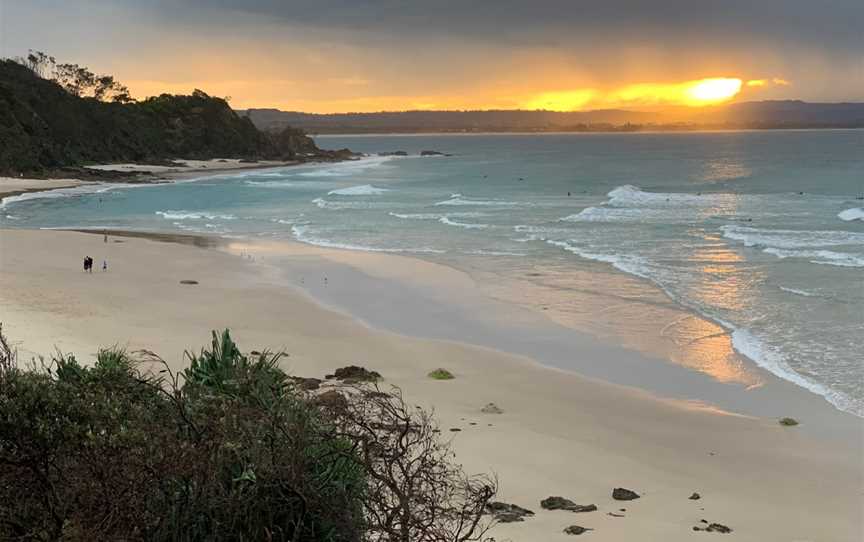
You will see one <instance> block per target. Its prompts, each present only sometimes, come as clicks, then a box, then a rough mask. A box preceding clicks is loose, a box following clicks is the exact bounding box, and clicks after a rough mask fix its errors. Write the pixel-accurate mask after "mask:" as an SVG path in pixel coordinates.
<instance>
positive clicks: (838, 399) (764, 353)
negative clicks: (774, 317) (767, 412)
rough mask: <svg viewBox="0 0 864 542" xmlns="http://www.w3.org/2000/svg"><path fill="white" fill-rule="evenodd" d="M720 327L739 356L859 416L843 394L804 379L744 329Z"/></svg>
mask: <svg viewBox="0 0 864 542" xmlns="http://www.w3.org/2000/svg"><path fill="white" fill-rule="evenodd" d="M720 323H721V325H723V326H724V327H726V328H727V329H729V330H731V332H732V348H734V349H735V350H736V351H737V352H739V353H740V354H743V355H744V356H747V357H748V358H750V359H752V360H753V361H754V362H755V363H756V364H757V365H759V366H760V367H762V368H763V369H766V370H768V371H769V372H771V373H773V374H774V375H776V376H779V377H780V378H782V379H784V380H788V381H790V382H794V383H795V384H797V385H799V386H801V387H802V388H804V389H806V390H810V391H812V392H813V393H815V394H818V395H821V396H822V397H824V398H825V399H827V400H828V402H830V403H831V404H832V405H834V406H835V407H837V408H839V409H840V410H843V411H846V412H853V413H856V414H857V415H859V416H861V414H862V413H861V409H860V408H859V407H856V405H855V404H854V403H853V402H852V401H851V400H850V399H849V397H847V396H846V395H845V394H843V393H840V392H837V391H835V390H832V389H830V388H828V387H826V386H823V385H822V384H819V383H818V382H813V381H812V380H810V379H809V378H805V377H803V376H801V375H800V374H798V373H797V372H795V370H794V369H792V368H791V367H789V365H788V363H787V362H786V358H785V357H784V356H783V354H782V353H780V352H778V351H777V350H775V349H774V348H772V347H770V346H768V345H766V344H764V343H763V342H762V341H761V340H759V338H758V337H756V336H755V335H754V334H753V333H751V332H750V331H748V330H746V329H739V328H736V327H734V326H731V325H729V324H728V323H726V322H720Z"/></svg>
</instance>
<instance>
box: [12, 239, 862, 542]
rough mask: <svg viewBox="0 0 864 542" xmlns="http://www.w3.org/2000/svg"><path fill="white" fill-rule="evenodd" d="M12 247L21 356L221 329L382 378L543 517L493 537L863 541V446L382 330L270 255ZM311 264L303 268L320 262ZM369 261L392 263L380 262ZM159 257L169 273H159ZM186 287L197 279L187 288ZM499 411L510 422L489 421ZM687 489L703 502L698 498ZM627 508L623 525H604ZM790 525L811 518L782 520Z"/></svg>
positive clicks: (128, 242) (127, 242)
mask: <svg viewBox="0 0 864 542" xmlns="http://www.w3.org/2000/svg"><path fill="white" fill-rule="evenodd" d="M0 240H2V242H3V245H4V257H3V258H2V260H3V261H0V268H2V270H3V273H0V281H2V283H3V284H0V300H2V303H0V318H2V319H3V320H4V322H8V324H7V325H5V326H4V330H5V331H6V332H7V333H8V334H9V335H10V338H12V339H13V340H19V341H24V342H23V344H22V345H19V346H21V347H22V348H23V352H22V353H24V354H26V353H28V352H34V351H43V352H45V353H50V351H52V350H53V348H52V347H53V346H54V345H56V346H58V347H59V348H61V349H62V350H63V351H67V352H68V351H74V352H76V353H79V354H80V356H81V358H82V359H86V357H87V356H89V354H90V353H92V352H95V348H96V347H97V346H98V345H100V344H102V345H104V344H112V343H115V342H118V341H120V344H121V345H122V344H124V343H125V344H126V345H127V346H128V347H129V348H130V350H132V349H136V348H142V347H147V348H151V349H153V350H155V351H157V352H159V353H160V354H162V355H163V356H164V357H165V358H166V359H167V360H169V362H170V363H172V364H176V363H177V362H178V360H180V359H181V356H180V355H181V353H182V350H184V349H186V348H188V347H190V346H193V345H196V344H201V343H202V342H204V341H206V340H207V336H208V334H209V329H218V328H220V327H224V326H229V327H231V329H232V332H234V334H235V335H236V338H237V340H238V343H239V344H241V346H243V347H244V348H256V347H271V348H277V349H278V348H280V347H286V346H287V350H288V352H289V354H290V355H291V357H290V358H288V359H287V361H286V363H285V365H286V368H287V369H288V370H289V371H290V372H292V373H293V374H297V375H301V376H321V375H323V374H324V372H325V371H328V370H331V369H332V368H333V367H336V366H341V365H346V364H349V363H357V364H360V365H364V366H366V367H368V368H370V369H375V370H379V371H380V372H381V373H382V374H383V375H384V377H385V379H386V380H385V383H387V384H394V385H397V386H399V387H400V388H402V389H403V390H404V391H405V395H406V398H407V399H408V400H409V401H411V402H413V403H418V404H422V405H427V406H434V407H435V409H436V412H437V414H438V419H439V420H440V422H441V426H442V429H444V430H445V434H448V433H447V431H446V429H447V428H450V427H457V428H460V429H461V431H460V432H458V433H449V434H452V435H454V436H455V441H454V445H455V450H456V453H457V458H458V460H459V462H460V463H462V464H464V465H465V468H466V469H467V470H468V471H469V472H488V471H490V470H492V471H493V472H496V473H498V475H499V478H500V480H501V483H502V492H501V494H500V495H499V499H501V500H505V501H507V502H514V503H516V504H519V505H521V506H525V507H528V508H531V509H534V510H535V511H536V512H537V516H535V517H533V518H529V519H528V520H526V521H525V522H524V523H519V524H502V525H499V526H498V527H496V529H495V530H494V531H493V532H492V533H491V534H492V535H493V536H496V538H500V539H512V540H525V541H529V540H567V539H569V537H567V536H566V535H563V534H562V533H561V530H562V529H563V527H564V526H566V525H568V524H570V523H573V522H578V523H580V524H582V525H585V526H588V527H592V528H595V529H596V530H595V532H593V533H592V534H591V536H592V539H596V540H609V541H613V540H624V539H628V540H632V539H649V540H690V539H691V538H692V536H693V535H692V527H693V526H695V525H697V524H698V523H699V520H700V519H701V518H705V519H708V520H709V521H717V522H720V523H724V524H727V525H729V526H730V527H732V528H733V529H734V530H735V533H734V534H735V536H737V537H738V539H740V540H753V541H754V542H755V541H766V540H778V541H780V540H787V541H788V540H790V539H793V538H794V539H802V540H820V541H821V540H837V541H840V540H848V539H852V538H854V537H855V536H856V535H857V534H860V532H861V528H862V525H861V517H860V514H859V513H858V512H860V506H861V504H862V502H861V494H860V489H861V487H862V484H861V472H860V471H861V469H860V461H859V457H860V451H861V450H860V446H861V443H860V442H857V443H856V442H853V443H849V446H848V447H847V446H837V445H836V443H835V444H833V445H828V444H826V443H823V442H821V441H820V440H819V439H814V438H812V437H810V436H807V434H806V433H805V432H802V431H799V430H798V429H800V428H791V429H790V428H782V427H780V426H779V424H777V423H776V420H774V419H754V418H750V417H741V416H729V415H725V414H722V413H719V412H716V411H711V410H705V409H700V408H692V407H691V406H688V405H682V404H675V403H669V402H664V401H662V400H658V399H657V398H655V397H652V396H650V394H648V393H645V392H640V391H639V390H633V389H630V388H626V387H622V386H618V385H614V384H609V383H604V382H600V381H597V380H594V379H590V378H584V377H581V376H579V375H576V374H572V373H566V372H563V371H557V370H554V369H549V368H545V367H542V366H539V365H538V364H537V363H535V362H532V360H531V359H529V358H527V357H525V356H514V355H512V354H507V353H506V352H501V351H498V350H493V349H490V348H484V347H476V346H471V345H466V344H459V343H455V342H452V341H442V340H430V339H418V338H415V337H407V336H403V335H398V334H394V333H391V332H387V331H380V330H378V329H372V328H369V327H368V326H365V325H363V324H362V323H360V322H358V321H357V320H356V319H354V318H352V317H350V316H348V315H346V314H344V313H341V312H334V311H332V310H330V309H328V308H327V307H322V306H320V305H318V304H316V303H315V301H314V299H313V298H312V297H311V296H310V295H308V294H306V293H303V292H299V291H295V290H292V289H291V288H286V286H285V284H284V281H283V280H282V278H281V277H280V276H279V275H278V274H277V273H275V272H274V270H273V269H272V268H271V267H270V266H269V259H270V258H269V257H264V258H263V259H264V262H263V263H264V265H258V264H259V263H260V262H258V261H252V260H250V259H249V257H246V258H243V257H238V256H236V255H233V254H230V253H226V252H224V251H221V250H200V249H198V247H194V246H188V245H186V244H181V243H165V242H161V241H152V240H149V239H142V238H139V237H127V238H124V239H122V241H123V242H122V243H119V244H115V243H113V241H114V240H113V239H112V240H111V241H112V242H111V243H109V244H108V245H107V250H111V251H112V252H111V262H112V266H111V269H110V271H109V273H107V274H100V272H98V271H97V272H95V273H94V274H93V275H87V274H83V273H81V272H80V269H78V263H79V262H78V254H79V253H81V252H82V251H87V252H94V253H97V252H96V251H98V250H105V249H106V245H105V244H104V243H103V242H102V239H101V238H99V236H98V235H92V234H91V235H84V234H82V233H77V232H68V231H33V230H0ZM33 247H38V249H37V250H34V248H33ZM301 248H302V247H301ZM311 252H312V251H310V250H300V252H299V253H297V254H296V257H297V258H298V259H299V260H301V261H302V260H309V259H310V255H311ZM366 257H367V259H369V260H370V261H371V260H375V261H377V262H378V265H382V266H384V267H385V268H386V267H388V265H389V264H388V261H389V259H387V258H384V259H382V258H380V255H366ZM257 258H258V257H256V259H257ZM154 260H158V261H159V262H160V265H158V266H153V265H147V262H151V264H152V262H153V261H154ZM393 271H394V272H395V270H393ZM183 278H194V279H198V280H200V284H199V285H196V286H181V285H179V284H178V280H180V279H183ZM396 278H397V277H391V278H390V279H388V280H396ZM421 278H423V279H424V280H426V279H430V280H431V279H434V278H435V277H429V276H427V275H426V274H424V275H423V277H421ZM360 286H362V285H360ZM406 301H407V302H408V303H410V301H409V300H406ZM404 308H405V310H411V309H412V308H413V309H415V310H422V309H421V307H419V306H413V305H407V306H406V307H404ZM578 355H588V356H590V355H591V354H590V352H579V353H578ZM25 359H26V357H25ZM175 366H176V365H175ZM436 366H444V367H447V368H450V369H451V370H452V371H453V372H454V373H455V374H456V376H457V378H456V380H453V381H450V382H444V383H442V382H437V381H431V380H430V379H428V378H426V377H425V374H426V372H428V371H429V370H431V369H432V368H434V367H436ZM488 402H495V403H496V404H497V405H499V406H500V407H501V408H502V409H503V410H504V414H502V415H484V414H481V413H480V412H479V409H480V407H482V406H483V405H484V404H486V403H488ZM469 422H470V423H469ZM481 422H482V423H481ZM473 423H476V424H477V425H472V424H473ZM487 423H488V424H491V426H488V425H487ZM502 444H504V445H502ZM856 444H857V446H856ZM619 486H623V487H629V488H632V489H635V490H636V491H637V492H639V493H641V494H642V495H643V498H642V499H640V500H638V501H634V502H631V503H626V504H624V503H616V502H614V501H612V500H611V499H610V498H609V491H610V490H611V488H612V487H619ZM778 487H784V488H786V489H785V490H784V491H782V492H779V493H778V492H776V488H778ZM693 491H698V492H700V493H701V494H702V495H703V499H702V500H700V501H689V500H688V499H687V496H688V495H689V494H690V493H691V492H693ZM548 495H563V496H565V497H568V498H572V499H574V500H576V501H577V502H584V503H586V504H587V503H589V502H592V503H596V504H597V505H598V507H600V511H599V512H594V513H590V514H580V515H579V516H576V517H574V516H571V515H570V514H569V513H562V512H549V511H544V510H539V509H538V502H539V499H540V498H545V497H546V496H548ZM622 505H623V506H624V507H626V508H627V510H628V512H626V513H624V515H625V516H626V517H625V518H616V517H614V516H609V515H607V514H606V512H607V511H611V510H617V509H618V508H619V507H621V506H622ZM781 514H782V515H788V516H790V517H798V518H803V517H807V518H808V520H807V521H801V520H798V521H795V520H793V521H790V522H777V521H776V519H775V518H776V517H778V516H780V515H781ZM796 514H798V515H797V516H796Z"/></svg>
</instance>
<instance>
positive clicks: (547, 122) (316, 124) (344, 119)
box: [238, 100, 864, 134]
mask: <svg viewBox="0 0 864 542" xmlns="http://www.w3.org/2000/svg"><path fill="white" fill-rule="evenodd" d="M238 113H239V114H240V115H241V116H245V117H248V118H249V119H250V120H251V121H252V122H253V123H254V124H255V125H256V126H258V128H260V129H263V130H273V129H279V128H282V127H285V126H293V127H296V128H300V129H303V130H305V131H306V132H307V133H311V134H339V133H355V134H363V133H424V132H425V133H428V132H433V133H436V132H454V133H480V132H638V131H695V130H730V129H795V128H814V129H815V128H864V103H854V102H853V103H809V102H802V101H798V100H782V101H760V102H740V103H732V104H726V105H715V106H705V107H687V106H677V107H668V108H664V109H662V110H656V111H628V110H623V109H600V110H594V111H569V112H561V111H545V110H536V111H528V110H480V111H392V112H387V111H382V112H378V113H333V114H317V113H301V112H296V111H280V110H278V109H247V110H240V111H238Z"/></svg>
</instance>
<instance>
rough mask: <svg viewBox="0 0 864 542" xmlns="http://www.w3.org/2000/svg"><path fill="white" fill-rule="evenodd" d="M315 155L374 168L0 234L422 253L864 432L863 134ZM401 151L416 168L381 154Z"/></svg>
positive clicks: (632, 342) (171, 198)
mask: <svg viewBox="0 0 864 542" xmlns="http://www.w3.org/2000/svg"><path fill="white" fill-rule="evenodd" d="M317 142H318V144H319V146H321V147H324V148H342V147H348V148H350V149H352V150H354V151H358V152H362V153H366V154H367V155H368V156H367V157H366V158H363V159H361V160H358V161H356V162H345V163H337V164H315V165H303V166H295V167H287V168H281V169H268V170H251V171H244V172H235V173H229V174H224V175H219V176H213V177H206V178H202V179H198V180H191V181H183V182H177V183H173V184H161V185H145V186H142V185H137V186H130V185H120V184H117V185H100V186H85V187H78V188H72V189H62V190H57V191H53V192H45V193H31V194H24V195H21V196H14V197H11V198H7V199H6V200H4V202H3V204H2V206H0V227H2V228H98V229H101V228H110V229H131V230H146V231H168V232H178V231H180V232H200V233H209V234H217V235H223V236H231V237H241V238H254V239H268V240H279V239H288V240H296V241H299V242H302V243H308V244H312V245H318V246H324V247H333V248H344V249H349V250H362V251H375V252H384V253H397V254H404V255H408V256H416V257H420V258H424V259H428V260H432V261H435V262H440V263H444V264H446V265H449V266H452V267H455V268H457V269H461V270H463V271H466V272H468V273H470V274H471V275H472V276H474V277H475V278H477V280H478V283H480V284H482V285H483V289H484V292H485V293H486V294H488V295H489V296H492V297H495V298H496V299H501V300H505V301H507V302H512V303H515V304H518V305H521V306H527V307H529V308H535V309H537V310H538V311H546V314H548V315H549V317H550V318H552V319H553V320H555V321H556V322H558V323H561V324H564V325H568V326H572V327H574V328H578V329H581V330H585V331H588V332H591V333H593V334H595V335H597V336H600V337H603V338H606V339H609V340H612V341H614V342H617V343H621V344H624V345H625V346H628V347H633V348H636V349H641V350H645V351H648V352H652V353H660V354H662V355H664V356H665V357H668V358H670V359H672V360H673V361H675V362H677V363H680V364H681V365H684V366H686V367H688V368H689V369H691V370H695V371H700V372H703V373H705V374H707V375H710V376H711V377H712V378H714V379H716V380H719V381H721V382H730V383H734V384H737V385H742V386H758V385H759V383H758V380H759V379H758V376H754V371H753V370H752V368H753V367H755V366H758V367H761V368H762V369H764V370H767V371H770V372H771V373H773V374H774V375H776V376H778V377H780V378H782V379H785V380H788V381H791V382H794V383H796V384H797V385H799V386H801V387H802V388H805V389H807V390H810V391H811V392H813V393H816V394H819V395H821V396H823V397H824V398H825V399H826V400H827V401H829V402H830V403H831V404H833V405H834V406H835V407H837V408H838V409H840V410H843V411H846V412H850V413H853V414H856V415H858V416H864V356H862V353H864V350H862V347H861V341H862V337H864V199H862V198H864V131H856V130H821V131H794V130H790V131H730V132H706V133H632V134H630V133H628V134H537V135H533V134H532V135H524V134H506V135H504V134H502V135H497V134H496V135H480V134H478V135H392V136H391V135H386V136H383V135H379V136H321V137H319V138H317ZM422 150H435V151H441V152H444V153H449V154H451V155H452V156H427V157H420V156H418V154H419V152H420V151H422ZM393 151H406V152H407V153H409V156H407V157H401V156H379V155H378V153H386V152H393ZM742 360H743V361H742Z"/></svg>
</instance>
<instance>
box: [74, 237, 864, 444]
mask: <svg viewBox="0 0 864 542" xmlns="http://www.w3.org/2000/svg"><path fill="white" fill-rule="evenodd" d="M67 231H80V232H82V233H89V234H97V235H102V233H103V231H102V230H67ZM107 233H109V235H116V236H120V237H132V238H144V239H150V240H155V241H160V242H173V243H179V244H185V245H190V246H195V247H199V248H206V249H215V250H217V251H222V252H227V253H229V254H233V255H235V256H236V255H240V256H241V257H244V258H248V259H250V260H252V261H254V262H255V263H256V264H258V265H259V266H264V267H267V268H268V270H269V273H270V274H271V276H272V277H274V278H273V280H274V281H277V282H278V283H279V284H281V285H283V286H285V287H289V288H293V289H295V290H297V291H300V292H303V293H304V294H305V295H307V296H308V297H309V298H310V299H311V300H312V301H314V302H315V303H316V304H318V305H321V306H324V307H326V308H328V309H330V310H335V311H338V312H341V313H343V314H345V315H347V316H349V317H351V318H353V319H356V320H359V321H360V322H362V323H363V324H364V325H366V326H368V327H369V328H370V329H372V330H374V331H380V332H385V333H397V334H400V335H403V336H406V337H413V338H423V339H429V340H445V341H451V342H458V343H461V344H464V345H466V346H471V347H479V348H492V349H495V350H499V351H502V352H506V353H508V354H510V355H516V356H522V357H524V358H526V359H529V360H530V361H531V363H533V364H535V365H537V366H538V367H542V368H544V369H547V370H551V371H560V372H563V373H566V374H573V375H577V376H579V377H581V378H588V379H593V380H597V381H600V382H604V383H607V384H611V385H617V386H624V387H627V388H630V389H633V390H637V391H639V392H641V393H646V394H650V395H651V396H653V397H655V398H656V399H657V400H660V401H667V402H670V403H673V404H675V403H677V404H682V405H686V406H687V407H688V408H702V409H706V410H714V411H718V412H724V413H726V414H731V415H742V416H748V417H755V418H760V419H774V420H776V419H779V418H781V417H786V416H791V417H794V418H797V419H799V420H800V421H802V422H803V424H804V425H803V426H802V428H801V430H802V431H804V432H807V433H809V434H812V435H815V436H818V437H819V438H829V439H831V440H840V441H842V440H846V437H845V436H844V435H847V434H848V433H849V432H850V431H852V432H854V431H860V430H861V429H862V428H864V420H862V419H861V418H860V417H857V416H855V415H854V414H851V413H848V412H844V411H842V410H840V409H838V408H837V407H835V406H834V405H833V404H831V403H830V402H829V401H828V400H827V399H826V398H825V397H823V396H821V395H819V394H817V393H815V392H812V391H810V390H808V389H806V388H803V387H801V386H800V385H798V384H797V383H795V382H794V381H790V380H787V379H783V378H781V377H779V376H777V375H774V374H773V373H771V372H770V371H768V370H767V369H764V368H762V367H761V366H760V365H759V364H758V362H756V361H754V360H751V359H749V358H746V356H744V355H743V354H739V355H740V356H741V357H742V358H743V359H745V360H746V362H747V363H748V364H750V365H751V367H750V368H749V369H750V371H751V373H756V374H757V377H761V381H760V382H759V383H757V384H752V385H744V384H742V385H740V386H739V385H737V384H735V383H734V382H724V381H719V380H716V378H715V377H713V376H712V375H709V374H706V373H704V372H701V371H698V370H695V369H693V368H691V367H687V366H685V365H681V364H680V363H678V362H676V361H672V360H671V359H667V358H664V357H657V356H656V355H651V354H650V353H646V352H645V351H642V350H635V349H633V348H630V347H628V346H625V345H622V344H620V343H618V342H616V341H614V340H612V339H610V338H609V337H600V336H597V335H594V334H591V333H589V332H587V331H584V330H579V329H576V328H572V327H568V326H562V325H560V324H558V323H557V322H555V321H554V320H548V317H547V316H548V315H547V314H543V313H540V312H539V311H536V310H534V309H533V308H530V307H520V306H518V305H516V304H515V303H514V302H512V301H509V300H499V299H497V298H495V297H491V296H489V295H488V293H487V292H483V291H482V290H478V288H479V284H478V283H477V279H476V277H474V276H473V275H472V274H470V273H469V272H467V271H465V270H462V269H459V268H456V267H453V266H450V265H448V264H446V263H441V262H436V261H430V260H427V259H424V258H420V257H417V256H413V255H412V256H406V255H394V254H377V253H369V252H364V251H352V250H346V249H337V248H325V247H318V246H316V245H310V244H306V243H301V242H298V241H285V240H280V241H274V242H261V241H256V240H252V239H238V238H225V237H221V236H219V235H206V234H174V233H153V232H134V231H133V232H130V231H118V230H109V231H108V232H107ZM286 255H287V256H288V257H287V258H282V257H283V256H286ZM265 256H266V262H265ZM381 262H383V263H381ZM370 264H371V265H370ZM609 273H618V272H617V271H609ZM310 276H329V277H330V280H329V283H325V284H320V283H318V284H316V283H315V282H314V281H313V280H311V279H310V280H304V277H306V278H308V277H310ZM622 276H624V277H628V278H629V276H628V275H626V274H622ZM433 277H434V278H433ZM440 277H445V278H443V279H440ZM363 290H368V291H370V292H375V294H374V299H370V298H369V297H368V296H364V295H362V294H358V293H357V292H358V291H363ZM475 290H476V291H478V292H480V293H479V294H477V293H475V292H474V291H475ZM433 296H434V297H437V298H438V299H433ZM456 299H459V306H457V304H456V303H455V300H456ZM406 301H407V302H409V303H412V304H414V305H416V306H423V307H424V312H429V313H433V314H435V315H436V319H437V320H442V319H444V320H448V321H449V326H448V325H442V324H440V323H438V322H435V321H432V320H430V319H429V318H424V317H419V316H418V317H415V316H414V315H412V314H400V313H399V304H400V303H403V302H406ZM670 302H671V303H674V300H670ZM372 305H377V306H378V312H379V313H381V314H376V313H375V311H367V310H365V309H364V307H367V306H372ZM675 305H676V306H678V305H677V303H676V304H675ZM466 306H470V307H471V308H470V310H469V312H468V313H467V314H466V312H465V311H464V307H466ZM513 309H515V310H513ZM679 309H680V310H681V311H682V312H684V313H687V314H691V316H692V317H696V318H702V316H701V315H699V314H698V313H696V312H693V311H690V310H689V309H687V308H686V307H680V306H679ZM526 312H527V313H530V314H531V315H533V317H534V318H533V319H532V317H531V316H526V314H525V313H526ZM471 313H473V314H471ZM382 314H383V316H382ZM488 314H498V315H499V316H498V317H497V318H496V319H493V320H494V322H492V321H490V325H489V326H488V328H487V327H485V326H481V325H478V321H479V319H484V320H485V319H487V315H488ZM505 320H514V321H520V322H524V325H523V326H521V327H520V326H506V327H505V325H504V321H505ZM490 328H491V329H492V330H494V331H497V332H490ZM448 329H449V330H450V331H448ZM453 329H456V330H457V331H456V332H454V331H453ZM529 334H531V335H536V336H537V337H538V338H537V339H536V341H532V340H530V339H527V340H526V339H525V338H524V337H525V336H527V335H529ZM519 337H523V338H522V339H520V338H519ZM526 341H527V342H526ZM574 346H575V347H578V348H579V349H581V350H582V351H583V352H589V353H591V354H592V355H594V356H596V357H599V358H601V359H607V358H608V360H609V361H607V362H606V363H604V364H601V365H602V366H600V367H598V366H596V364H591V365H585V364H576V365H572V364H566V363H562V360H566V359H567V358H568V357H569V356H570V349H572V348H573V347H574ZM754 388H756V389H754Z"/></svg>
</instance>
